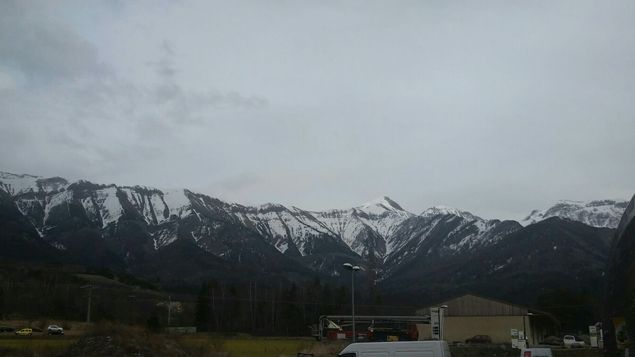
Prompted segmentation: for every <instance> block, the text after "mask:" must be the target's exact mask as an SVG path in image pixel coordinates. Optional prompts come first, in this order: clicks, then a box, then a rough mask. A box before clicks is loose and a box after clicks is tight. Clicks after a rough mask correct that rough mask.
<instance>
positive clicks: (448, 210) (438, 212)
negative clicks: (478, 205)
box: [420, 206, 482, 221]
mask: <svg viewBox="0 0 635 357" xmlns="http://www.w3.org/2000/svg"><path fill="white" fill-rule="evenodd" d="M446 215H453V216H458V217H462V218H465V219H467V220H468V221H481V220H482V218H480V217H478V216H475V215H473V214H471V213H470V212H467V211H461V210H459V209H456V208H453V207H448V206H433V207H430V208H428V209H427V210H425V211H423V212H421V214H420V216H421V217H434V216H446Z"/></svg>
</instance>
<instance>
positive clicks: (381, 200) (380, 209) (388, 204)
mask: <svg viewBox="0 0 635 357" xmlns="http://www.w3.org/2000/svg"><path fill="white" fill-rule="evenodd" d="M356 208H357V209H358V210H360V211H363V212H366V213H367V214H372V215H381V214H384V213H385V212H400V211H401V212H403V211H404V209H403V208H401V206H399V204H398V203H397V202H395V201H393V200H391V199H390V198H389V197H387V196H381V197H378V198H376V199H374V200H372V201H369V202H366V203H364V204H362V205H361V206H359V207H356Z"/></svg>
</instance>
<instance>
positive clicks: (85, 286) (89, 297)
mask: <svg viewBox="0 0 635 357" xmlns="http://www.w3.org/2000/svg"><path fill="white" fill-rule="evenodd" d="M95 287H96V286H95V285H90V284H89V285H84V286H81V287H80V288H81V289H88V309H87V311H86V323H90V305H91V303H92V296H93V289H95Z"/></svg>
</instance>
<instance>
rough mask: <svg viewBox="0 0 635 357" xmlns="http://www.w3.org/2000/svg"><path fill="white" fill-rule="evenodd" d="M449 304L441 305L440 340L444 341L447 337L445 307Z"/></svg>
mask: <svg viewBox="0 0 635 357" xmlns="http://www.w3.org/2000/svg"><path fill="white" fill-rule="evenodd" d="M447 308H448V305H441V306H439V340H441V341H443V339H444V338H445V309H447Z"/></svg>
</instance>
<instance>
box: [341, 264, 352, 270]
mask: <svg viewBox="0 0 635 357" xmlns="http://www.w3.org/2000/svg"><path fill="white" fill-rule="evenodd" d="M342 266H343V267H344V269H347V270H353V264H351V263H344V264H342Z"/></svg>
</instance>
